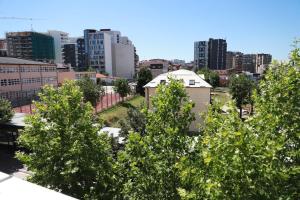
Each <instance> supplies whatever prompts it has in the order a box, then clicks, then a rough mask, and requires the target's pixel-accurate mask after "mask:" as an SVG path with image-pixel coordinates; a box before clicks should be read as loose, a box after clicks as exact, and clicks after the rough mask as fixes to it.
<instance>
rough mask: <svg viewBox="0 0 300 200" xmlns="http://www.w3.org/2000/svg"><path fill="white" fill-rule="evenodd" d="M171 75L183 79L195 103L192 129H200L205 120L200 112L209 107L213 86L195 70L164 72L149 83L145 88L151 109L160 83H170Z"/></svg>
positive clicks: (188, 93)
mask: <svg viewBox="0 0 300 200" xmlns="http://www.w3.org/2000/svg"><path fill="white" fill-rule="evenodd" d="M170 77H172V78H175V79H178V80H182V81H183V84H184V86H185V90H186V92H187V95H188V96H189V97H190V99H191V100H192V101H193V102H194V103H195V107H194V108H193V110H192V112H193V113H195V117H196V120H195V121H193V122H192V123H191V125H190V131H197V130H199V126H200V124H201V123H202V122H203V120H202V119H201V117H200V114H201V113H204V112H206V111H207V109H208V105H209V104H210V90H211V88H212V86H211V85H210V84H208V83H207V82H206V81H205V80H203V79H202V78H201V77H200V76H199V75H197V74H196V73H195V72H193V71H189V70H185V69H181V70H177V71H172V72H168V73H164V74H161V75H159V76H157V77H156V78H154V79H153V80H152V81H150V82H149V83H147V84H146V85H145V86H144V88H145V98H146V102H147V105H148V107H150V109H151V97H152V96H154V95H155V92H156V88H157V87H158V85H159V84H161V83H166V84H168V82H169V78H170Z"/></svg>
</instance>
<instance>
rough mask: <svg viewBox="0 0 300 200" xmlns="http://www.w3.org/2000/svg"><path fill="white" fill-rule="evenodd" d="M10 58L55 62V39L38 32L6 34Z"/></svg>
mask: <svg viewBox="0 0 300 200" xmlns="http://www.w3.org/2000/svg"><path fill="white" fill-rule="evenodd" d="M6 41H7V54H8V56H9V57H14V58H23V59H28V60H35V61H43V62H53V61H54V59H55V53H54V40H53V37H51V36H49V35H46V34H42V33H37V32H32V31H28V32H9V33H6Z"/></svg>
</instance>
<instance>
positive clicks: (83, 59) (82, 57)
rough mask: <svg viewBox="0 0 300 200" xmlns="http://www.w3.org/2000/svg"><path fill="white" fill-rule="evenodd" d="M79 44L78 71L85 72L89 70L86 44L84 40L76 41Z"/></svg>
mask: <svg viewBox="0 0 300 200" xmlns="http://www.w3.org/2000/svg"><path fill="white" fill-rule="evenodd" d="M76 44H77V70H78V71H85V70H87V69H88V63H87V55H86V52H85V42H84V38H78V39H77V40H76Z"/></svg>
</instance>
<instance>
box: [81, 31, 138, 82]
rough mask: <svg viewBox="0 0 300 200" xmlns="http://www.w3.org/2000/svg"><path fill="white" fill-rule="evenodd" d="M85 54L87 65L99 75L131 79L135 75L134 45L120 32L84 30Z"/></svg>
mask: <svg viewBox="0 0 300 200" xmlns="http://www.w3.org/2000/svg"><path fill="white" fill-rule="evenodd" d="M84 34H85V35H84V40H87V41H85V52H86V54H87V55H88V56H87V60H88V65H89V66H90V67H93V68H94V69H96V70H97V71H98V72H100V73H107V74H109V75H110V76H119V77H123V78H127V79H132V78H133V76H134V74H135V53H134V45H133V44H132V42H131V40H129V39H128V37H126V36H121V32H120V31H113V30H111V29H100V31H96V30H93V29H86V30H85V31H84Z"/></svg>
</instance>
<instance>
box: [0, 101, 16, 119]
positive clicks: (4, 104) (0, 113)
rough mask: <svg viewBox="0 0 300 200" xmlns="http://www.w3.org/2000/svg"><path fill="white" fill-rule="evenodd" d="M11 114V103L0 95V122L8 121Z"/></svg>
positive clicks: (12, 113)
mask: <svg viewBox="0 0 300 200" xmlns="http://www.w3.org/2000/svg"><path fill="white" fill-rule="evenodd" d="M13 115H14V112H13V109H12V106H11V103H10V102H9V101H8V100H6V99H3V98H1V97H0V123H4V122H8V121H9V120H11V118H12V117H13Z"/></svg>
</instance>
